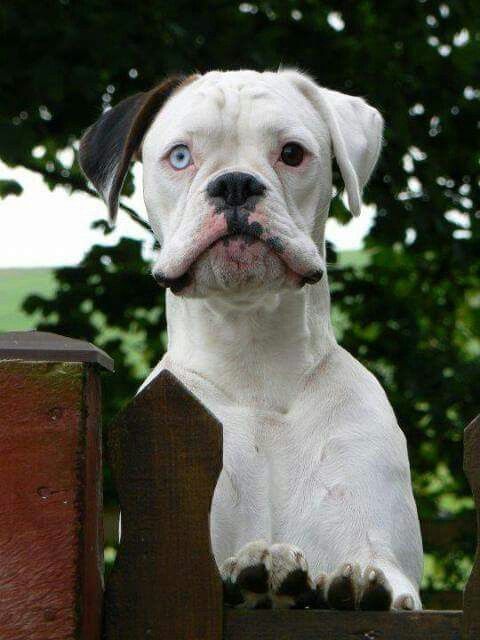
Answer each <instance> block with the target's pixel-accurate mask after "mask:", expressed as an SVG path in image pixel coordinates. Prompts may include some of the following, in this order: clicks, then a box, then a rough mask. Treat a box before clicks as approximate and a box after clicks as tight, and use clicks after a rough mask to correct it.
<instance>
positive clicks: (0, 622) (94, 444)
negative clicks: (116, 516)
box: [0, 331, 113, 640]
mask: <svg viewBox="0 0 480 640" xmlns="http://www.w3.org/2000/svg"><path fill="white" fill-rule="evenodd" d="M98 365H101V366H103V367H106V368H107V369H110V370H111V369H112V368H113V362H112V360H111V359H110V358H109V357H108V356H107V355H106V354H104V353H103V352H102V351H100V350H98V349H96V348H95V347H93V346H92V345H90V344H88V343H86V342H81V341H79V340H70V339H68V338H62V337H60V336H56V335H54V334H49V333H41V332H34V331H32V332H24V333H22V332H18V333H17V332H16V333H7V334H3V335H1V336H0V487H1V489H0V638H1V640H47V638H48V639H51V640H52V639H55V640H71V639H72V638H78V639H81V640H99V638H100V629H101V605H102V587H103V584H102V580H103V576H102V569H103V548H102V546H103V536H102V525H101V510H102V462H101V431H100V409H101V406H100V381H99V375H98Z"/></svg>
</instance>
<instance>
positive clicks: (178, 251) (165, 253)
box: [154, 212, 323, 291]
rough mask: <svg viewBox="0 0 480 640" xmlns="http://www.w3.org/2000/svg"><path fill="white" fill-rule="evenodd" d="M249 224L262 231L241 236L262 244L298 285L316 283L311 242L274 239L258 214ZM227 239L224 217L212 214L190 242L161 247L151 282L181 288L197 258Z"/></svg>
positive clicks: (318, 267)
mask: <svg viewBox="0 0 480 640" xmlns="http://www.w3.org/2000/svg"><path fill="white" fill-rule="evenodd" d="M250 221H251V222H257V221H258V223H259V226H260V228H261V229H262V230H261V232H260V233H258V234H249V233H246V234H245V235H248V236H250V237H252V238H254V239H255V240H259V241H261V242H263V243H264V244H266V245H267V246H268V247H269V248H270V249H271V250H272V251H273V252H274V253H275V254H276V255H277V256H278V258H279V259H280V260H282V261H283V262H284V263H285V265H286V266H287V267H288V269H289V271H290V272H292V274H293V275H295V276H296V277H297V278H298V281H299V282H300V283H301V284H305V283H312V284H313V283H314V282H318V281H319V280H320V278H321V277H322V275H323V264H322V260H321V258H320V256H319V255H318V252H317V250H316V247H315V245H314V244H313V242H312V240H311V238H309V237H307V236H305V235H304V234H300V233H299V236H298V237H293V238H289V237H287V236H285V238H284V237H282V236H281V235H275V234H274V233H272V232H271V231H270V230H269V229H268V227H269V225H267V224H266V223H265V215H264V214H262V213H257V212H255V213H253V214H252V216H251V217H250ZM257 228H258V227H257ZM231 235H236V234H232V233H230V232H229V230H228V227H227V224H226V222H225V219H224V216H219V215H215V213H213V212H212V214H211V215H209V216H207V217H206V218H205V219H204V220H203V221H202V222H201V223H200V225H199V228H197V229H196V230H195V231H194V240H193V239H190V240H188V237H187V238H185V237H182V236H178V237H177V238H176V239H173V240H172V241H171V242H169V244H168V245H167V246H165V247H164V249H163V250H162V251H161V253H160V256H159V261H158V263H157V266H156V268H155V270H154V276H155V279H156V280H157V282H159V284H163V285H164V286H166V287H171V288H172V290H174V289H176V290H177V291H179V290H181V289H183V288H185V286H187V283H188V281H189V278H190V273H189V271H190V269H191V267H192V265H193V264H194V263H195V262H196V261H197V260H198V258H199V257H200V256H201V255H202V254H203V253H204V252H205V251H207V250H208V249H210V248H211V247H212V246H213V245H214V244H215V243H216V242H217V241H218V240H221V239H223V238H227V237H229V236H231ZM164 265H165V266H164Z"/></svg>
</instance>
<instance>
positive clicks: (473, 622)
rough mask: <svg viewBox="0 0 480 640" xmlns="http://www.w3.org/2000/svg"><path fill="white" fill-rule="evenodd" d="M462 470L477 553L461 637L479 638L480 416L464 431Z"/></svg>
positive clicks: (467, 638) (466, 639)
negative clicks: (468, 489)
mask: <svg viewBox="0 0 480 640" xmlns="http://www.w3.org/2000/svg"><path fill="white" fill-rule="evenodd" d="M464 446H465V449H464V470H465V474H466V476H467V478H468V482H469V483H470V487H471V489H472V493H473V497H474V500H475V507H476V510H477V552H476V554H475V560H474V565H473V569H472V573H471V574H470V578H469V580H468V582H467V585H466V587H465V591H464V594H463V609H464V623H463V637H464V639H465V640H478V638H480V416H478V417H477V418H476V419H475V420H474V421H473V422H471V423H470V424H469V425H468V427H467V428H466V429H465V435H464Z"/></svg>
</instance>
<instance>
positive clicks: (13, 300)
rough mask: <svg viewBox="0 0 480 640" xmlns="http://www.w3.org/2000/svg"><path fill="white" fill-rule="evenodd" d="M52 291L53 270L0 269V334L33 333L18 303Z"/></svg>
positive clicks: (343, 258)
mask: <svg viewBox="0 0 480 640" xmlns="http://www.w3.org/2000/svg"><path fill="white" fill-rule="evenodd" d="M367 262H368V254H367V253H366V252H364V251H344V252H342V253H341V254H340V255H339V262H338V266H339V267H340V268H341V267H343V266H353V267H358V268H361V267H362V266H364V265H365V264H366V263H367ZM54 291H55V280H54V276H53V269H47V268H45V269H0V332H3V331H25V330H28V329H34V328H35V324H36V322H37V318H35V317H32V316H28V315H27V314H26V313H24V312H23V311H22V309H21V305H22V302H23V301H24V300H25V298H26V297H27V296H29V295H31V294H38V295H42V296H53V294H54Z"/></svg>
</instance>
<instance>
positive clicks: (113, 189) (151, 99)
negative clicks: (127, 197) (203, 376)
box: [79, 76, 185, 225]
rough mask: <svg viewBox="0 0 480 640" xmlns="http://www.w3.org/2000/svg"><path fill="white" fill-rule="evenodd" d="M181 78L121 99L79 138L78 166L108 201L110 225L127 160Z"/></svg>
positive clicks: (180, 82)
mask: <svg viewBox="0 0 480 640" xmlns="http://www.w3.org/2000/svg"><path fill="white" fill-rule="evenodd" d="M183 82H185V78H184V77H183V76H172V77H170V78H167V79H166V80H165V81H164V82H162V83H161V84H160V85H158V86H157V87H155V88H154V89H152V90H151V91H146V92H144V93H137V94H136V95H134V96H131V97H130V98H126V99H125V100H122V101H121V102H119V103H118V104H117V105H116V106H115V107H113V108H112V109H109V110H108V111H105V112H104V113H103V114H102V116H101V117H100V118H99V119H98V120H97V122H95V124H93V125H92V126H91V127H90V128H89V129H87V131H86V132H85V134H84V135H83V137H82V139H81V141H80V153H79V161H80V166H81V168H82V170H83V172H84V173H85V175H86V176H87V178H88V179H89V180H90V181H91V182H92V184H93V185H94V187H95V189H96V190H97V191H98V193H99V194H100V195H101V196H102V198H103V200H104V201H105V202H106V204H107V205H108V211H109V214H110V223H111V224H112V225H113V224H114V223H115V219H116V217H117V210H118V200H119V198H120V192H121V190H122V186H123V183H124V181H125V177H126V175H127V172H128V169H129V167H130V163H131V162H132V159H133V157H134V155H135V154H136V153H138V151H139V149H140V146H141V144H142V141H143V138H144V137H145V134H146V132H147V130H148V128H149V127H150V125H151V124H152V122H153V120H154V118H155V116H156V115H157V114H158V112H159V111H160V109H161V108H162V106H163V104H164V103H165V102H166V100H167V99H168V98H169V97H170V95H171V94H172V93H173V91H175V89H177V88H178V87H179V86H180V85H181V84H182V83H183Z"/></svg>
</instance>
